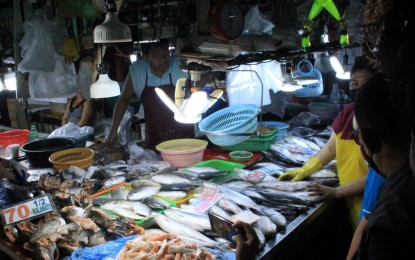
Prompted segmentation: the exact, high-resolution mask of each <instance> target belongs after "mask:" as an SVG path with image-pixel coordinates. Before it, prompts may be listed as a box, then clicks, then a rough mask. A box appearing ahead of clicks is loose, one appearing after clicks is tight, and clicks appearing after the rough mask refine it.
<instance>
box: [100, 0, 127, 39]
mask: <svg viewBox="0 0 415 260" xmlns="http://www.w3.org/2000/svg"><path fill="white" fill-rule="evenodd" d="M107 6H108V13H107V14H106V15H105V20H104V22H103V23H101V24H99V25H97V26H96V27H95V29H94V43H113V42H131V41H132V37H131V29H130V27H129V26H128V25H126V24H123V23H122V22H120V20H118V17H117V8H116V5H115V2H114V1H113V0H108V1H107Z"/></svg>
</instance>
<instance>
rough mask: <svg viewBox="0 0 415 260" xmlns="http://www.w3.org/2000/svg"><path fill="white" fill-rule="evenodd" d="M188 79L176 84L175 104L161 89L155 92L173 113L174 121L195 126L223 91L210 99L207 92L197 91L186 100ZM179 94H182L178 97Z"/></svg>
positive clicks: (212, 94) (213, 94)
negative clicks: (185, 88) (185, 87)
mask: <svg viewBox="0 0 415 260" xmlns="http://www.w3.org/2000/svg"><path fill="white" fill-rule="evenodd" d="M185 82H186V79H184V78H181V79H179V80H178V81H177V84H176V98H175V102H173V100H171V99H170V97H169V96H167V94H166V93H165V92H164V91H163V90H162V89H160V88H156V89H155V91H156V93H157V95H158V96H159V97H160V99H161V100H162V101H163V103H164V104H166V106H167V107H168V108H169V109H170V110H171V111H173V113H174V119H175V120H176V121H177V122H180V123H184V124H194V123H197V122H199V121H200V120H201V119H202V114H203V113H205V112H206V111H207V110H208V109H209V108H210V107H211V106H212V105H213V104H214V103H215V102H216V101H217V100H218V99H219V98H220V97H221V96H222V95H223V91H222V90H219V89H217V90H215V91H213V92H212V93H211V94H210V95H209V97H208V95H207V94H206V92H205V91H196V92H193V93H192V94H191V95H190V98H184V93H185V92H186V91H185V90H184V88H183V86H184V84H186V83H185ZM178 93H181V94H179V95H178Z"/></svg>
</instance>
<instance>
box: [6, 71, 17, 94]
mask: <svg viewBox="0 0 415 260" xmlns="http://www.w3.org/2000/svg"><path fill="white" fill-rule="evenodd" d="M4 85H6V89H8V90H16V88H17V85H16V72H14V71H13V70H10V69H8V72H7V73H5V74H4Z"/></svg>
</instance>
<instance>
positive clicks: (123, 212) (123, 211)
mask: <svg viewBox="0 0 415 260" xmlns="http://www.w3.org/2000/svg"><path fill="white" fill-rule="evenodd" d="M111 211H112V212H114V213H115V214H117V215H118V216H121V217H125V218H131V219H134V220H146V219H147V217H144V216H142V215H138V214H137V213H135V211H134V210H132V209H127V208H121V207H120V208H114V209H112V210H111Z"/></svg>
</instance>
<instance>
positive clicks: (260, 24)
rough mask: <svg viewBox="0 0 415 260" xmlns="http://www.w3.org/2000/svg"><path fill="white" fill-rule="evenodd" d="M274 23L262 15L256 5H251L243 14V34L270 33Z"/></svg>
mask: <svg viewBox="0 0 415 260" xmlns="http://www.w3.org/2000/svg"><path fill="white" fill-rule="evenodd" d="M274 27H275V25H274V24H273V23H272V22H271V21H269V20H268V18H267V17H265V15H263V14H262V13H261V12H260V11H259V8H258V5H255V6H253V7H252V8H251V9H249V11H248V12H247V13H246V15H245V19H244V29H243V31H242V34H243V35H272V29H273V28H274Z"/></svg>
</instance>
